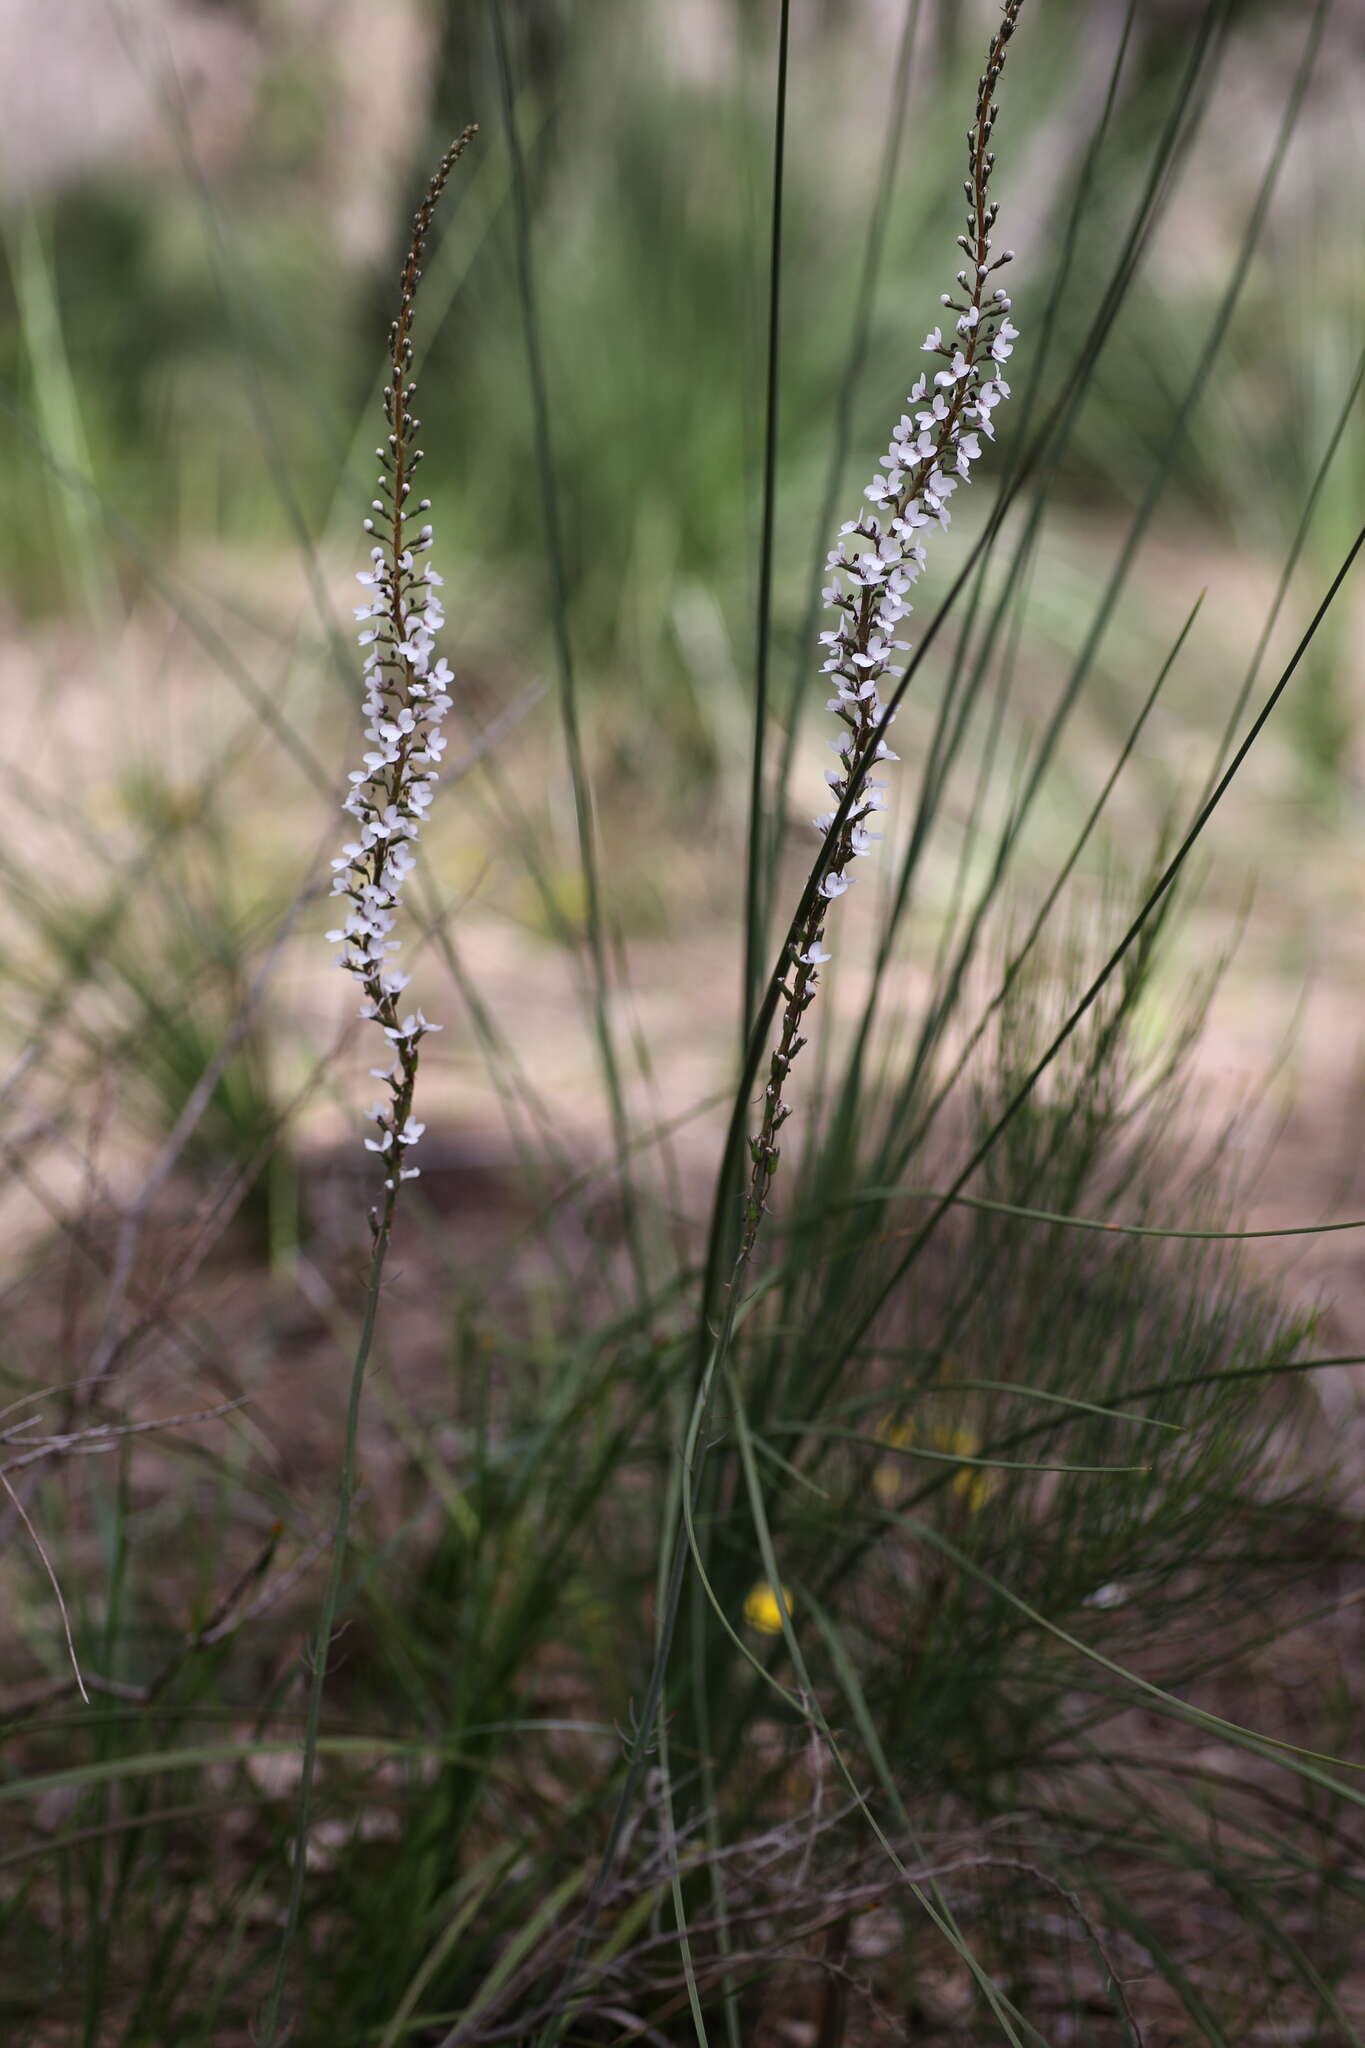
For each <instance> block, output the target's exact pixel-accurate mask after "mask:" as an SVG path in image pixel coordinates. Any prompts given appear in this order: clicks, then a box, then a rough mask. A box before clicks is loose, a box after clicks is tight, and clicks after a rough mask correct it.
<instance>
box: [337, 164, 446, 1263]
mask: <svg viewBox="0 0 1365 2048" xmlns="http://www.w3.org/2000/svg"><path fill="white" fill-rule="evenodd" d="M477 133H478V129H477V126H470V127H468V128H466V129H465V130H464V132H463V133H462V134H460V135H458V136H457V137H456V139H455V141H454V142H452V143H451V145H450V148H449V149H448V150H447V151H446V153H445V155H444V156H443V157H442V158H441V161H440V163H439V164H438V165H437V167H436V171H435V174H434V176H433V177H432V180H431V183H430V184H429V185H428V186H427V189H426V193H425V195H424V196H423V199H422V203H421V205H420V206H419V207H418V209H417V212H416V215H415V216H414V219H413V223H412V240H411V242H410V243H409V245H408V253H407V258H406V260H405V262H404V264H403V274H402V277H401V279H400V282H399V303H398V317H397V319H396V320H395V321H394V323H393V326H392V327H391V329H390V330H389V377H388V382H387V384H386V385H385V388H384V417H385V419H386V421H387V423H388V429H389V431H388V437H387V440H386V441H385V443H384V445H383V446H382V447H380V448H376V450H375V454H376V455H377V456H378V458H379V461H380V465H381V466H380V472H379V484H378V489H379V496H378V497H377V498H376V499H375V500H374V501H373V504H372V505H371V508H370V509H371V513H372V515H373V516H371V517H369V518H367V519H366V520H365V522H364V526H365V531H366V532H367V533H370V534H374V535H375V536H376V540H375V544H374V546H373V547H372V548H371V550H370V567H369V568H368V569H365V570H362V571H361V573H360V576H359V578H358V581H359V582H360V584H361V585H362V587H363V588H364V590H365V591H366V593H367V597H366V601H365V603H364V604H361V605H358V606H357V607H356V613H355V615H356V618H357V619H358V620H359V621H360V634H359V639H360V645H361V646H362V647H363V648H364V649H365V661H364V674H365V698H364V710H365V716H366V718H367V720H368V723H367V725H366V727H365V737H366V739H367V740H368V741H369V742H370V751H369V752H368V753H367V754H366V755H365V756H364V760H363V764H362V766H361V767H359V768H357V769H355V770H354V771H353V772H352V774H351V776H350V783H351V791H350V795H349V796H348V797H347V798H346V801H345V804H344V806H343V808H344V809H345V810H347V811H349V812H350V814H351V816H352V817H353V818H354V819H355V820H356V824H357V827H358V837H357V838H355V839H351V840H348V841H347V843H346V844H345V845H344V846H343V847H342V849H341V853H340V855H339V856H338V858H337V859H336V860H334V861H333V862H332V868H333V874H334V879H333V882H332V894H333V895H334V896H340V897H344V898H345V900H346V902H347V904H348V905H349V908H348V910H347V914H346V920H345V923H344V924H342V925H340V926H338V928H337V929H336V930H335V931H331V932H329V933H328V934H327V936H328V939H329V940H330V941H331V942H332V943H333V944H334V945H337V946H340V947H341V949H342V950H341V955H340V961H339V964H340V965H341V966H342V967H343V968H344V969H345V971H346V972H347V973H348V974H351V975H354V976H355V978H356V980H357V981H358V982H359V983H360V986H361V989H362V990H363V994H364V1000H363V1001H362V1003H361V1006H360V1014H361V1016H362V1017H364V1018H373V1019H374V1021H375V1022H376V1023H377V1024H378V1025H379V1027H380V1029H381V1030H382V1032H383V1034H384V1037H385V1039H386V1041H387V1046H388V1057H389V1064H388V1065H387V1066H386V1067H373V1068H371V1070H370V1071H371V1073H372V1075H373V1077H374V1079H375V1080H377V1081H381V1082H382V1083H383V1084H384V1086H385V1087H386V1088H387V1089H388V1096H387V1099H386V1100H384V1101H381V1102H378V1103H376V1104H375V1106H374V1108H373V1109H372V1110H371V1111H370V1117H371V1119H372V1121H373V1122H374V1123H375V1124H376V1126H377V1127H378V1135H377V1136H376V1137H373V1138H367V1139H366V1140H365V1144H366V1148H367V1150H369V1151H371V1152H376V1153H378V1154H379V1156H380V1158H381V1160H382V1161H383V1164H384V1167H385V1176H384V1193H385V1200H384V1202H383V1204H382V1206H381V1207H380V1208H379V1209H378V1210H376V1211H375V1212H373V1214H372V1217H371V1223H372V1228H373V1230H374V1232H375V1236H376V1237H379V1236H381V1235H383V1234H384V1233H385V1232H386V1231H387V1230H388V1228H389V1226H390V1225H391V1223H392V1220H393V1212H394V1206H395V1204H396V1202H397V1199H398V1191H399V1189H400V1187H401V1186H402V1184H403V1182H404V1181H405V1180H416V1178H417V1176H418V1169H417V1167H415V1166H412V1165H409V1164H407V1163H406V1162H407V1161H409V1160H410V1159H411V1156H412V1148H413V1147H414V1146H415V1144H416V1143H417V1140H418V1139H419V1138H420V1137H421V1135H422V1133H423V1131H424V1130H425V1129H426V1126H425V1124H421V1123H418V1122H417V1121H416V1119H415V1118H414V1116H413V1114H412V1104H413V1095H414V1091H415V1089H416V1085H417V1065H418V1057H419V1051H420V1047H421V1044H422V1040H423V1039H424V1038H425V1037H426V1036H427V1034H428V1033H429V1032H432V1031H439V1030H440V1028H441V1027H440V1025H439V1024H429V1023H428V1022H427V1020H426V1018H425V1017H424V1016H423V1015H422V1012H421V1011H420V1010H413V1011H410V1012H409V1013H408V1014H407V1015H406V1016H404V1015H402V1014H401V1013H400V1008H399V997H400V996H401V995H402V993H403V990H404V989H405V988H406V987H407V980H408V978H407V976H406V975H405V974H403V973H402V972H400V970H399V969H398V968H396V967H392V966H390V965H389V964H388V963H389V961H390V960H391V958H392V956H393V954H395V953H396V952H398V951H399V948H400V946H401V943H402V942H401V941H400V940H398V939H395V938H393V937H391V933H392V931H393V927H394V923H395V921H396V917H397V912H398V909H399V906H400V904H401V901H402V896H403V888H404V885H405V883H406V882H407V879H408V876H409V875H410V874H411V873H412V870H413V869H414V867H415V866H416V865H417V862H416V856H415V855H414V853H413V850H412V849H413V842H414V840H415V839H416V838H417V835H418V833H419V832H420V830H421V828H422V825H423V823H424V821H425V819H426V815H427V811H428V809H429V808H430V805H431V800H432V797H433V796H434V794H435V790H436V784H437V782H438V780H439V779H440V770H439V767H438V763H439V762H440V759H441V755H442V753H443V752H444V750H445V744H446V742H445V736H444V734H443V732H442V730H441V726H442V722H443V720H444V718H445V715H446V713H447V712H448V711H449V709H450V706H451V697H450V690H449V686H450V684H451V683H452V682H453V681H454V680H455V678H454V675H453V674H452V672H451V668H450V664H449V663H448V662H447V661H446V660H445V659H444V658H442V659H440V660H434V659H433V656H434V654H435V649H436V635H437V633H438V632H439V631H440V629H441V627H442V626H443V625H444V624H445V613H444V611H443V609H442V606H441V600H440V596H439V592H440V589H441V585H442V582H443V578H442V577H440V576H439V575H438V574H437V573H436V570H435V569H434V568H433V567H432V565H431V563H430V561H424V560H423V559H422V558H423V557H424V556H428V555H429V554H430V551H431V537H432V536H431V527H430V525H426V524H424V525H421V526H418V527H417V529H416V531H415V532H414V531H413V530H412V526H413V522H414V519H415V518H420V517H421V515H422V514H423V513H424V512H429V511H430V509H431V501H430V499H429V498H422V499H419V500H418V502H417V504H416V505H415V506H413V507H411V508H410V507H409V500H410V498H411V496H412V490H413V481H412V480H413V476H414V474H415V473H416V470H417V468H418V466H419V464H420V463H421V461H422V459H423V451H422V449H420V448H418V447H416V446H414V444H413V436H414V435H415V434H416V432H417V430H418V428H419V427H420V426H421V424H422V423H421V421H420V420H419V419H417V418H415V417H414V415H413V413H412V411H411V410H410V408H411V405H412V401H413V399H414V398H415V397H416V394H417V386H416V384H415V383H413V382H412V379H411V375H410V372H411V369H412V321H413V312H414V308H415V304H416V298H417V285H418V281H419V279H420V278H421V275H422V257H423V254H424V251H425V248H426V238H427V233H428V230H429V229H430V226H431V219H432V215H433V214H434V213H435V211H436V205H437V201H438V200H439V199H440V196H441V194H442V192H443V191H444V189H445V185H446V181H447V179H448V178H449V176H450V174H451V172H452V170H453V169H454V168H455V165H456V164H457V163H458V162H459V160H460V158H461V157H462V156H463V155H464V152H465V150H466V149H467V148H468V146H469V144H470V142H471V141H472V140H473V138H474V136H475V135H476V134H477Z"/></svg>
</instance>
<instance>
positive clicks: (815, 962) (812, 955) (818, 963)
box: [796, 944, 834, 967]
mask: <svg viewBox="0 0 1365 2048" xmlns="http://www.w3.org/2000/svg"><path fill="white" fill-rule="evenodd" d="M796 957H797V959H798V960H800V961H801V962H802V964H803V965H804V966H806V967H823V966H824V964H825V962H826V960H832V959H833V958H834V955H833V954H832V953H826V952H823V951H822V950H821V948H820V947H819V945H818V944H816V945H809V946H807V948H806V950H805V952H804V953H798V954H797V956H796Z"/></svg>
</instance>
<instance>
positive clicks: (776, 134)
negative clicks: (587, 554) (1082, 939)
mask: <svg viewBox="0 0 1365 2048" xmlns="http://www.w3.org/2000/svg"><path fill="white" fill-rule="evenodd" d="M790 26H791V8H790V0H782V12H781V16H780V19H779V22H778V31H777V85H776V100H775V110H774V115H773V191H772V211H771V226H770V233H769V242H768V349H767V361H766V366H765V390H764V420H763V513H762V520H761V526H760V532H759V542H758V619H757V645H756V648H755V652H754V743H753V756H752V761H751V764H750V785H749V846H748V856H747V861H746V877H745V904H744V1037H743V1040H742V1041H741V1042H742V1043H744V1044H747V1042H748V1037H749V1032H750V1030H751V1028H752V1026H753V1018H754V1007H755V1005H756V1003H757V1001H758V990H759V985H760V983H761V980H762V975H763V954H764V947H765V942H766V938H767V926H768V915H767V912H768V885H769V880H770V877H769V875H768V872H767V864H766V861H765V858H764V852H765V839H766V834H765V832H764V819H763V745H764V739H765V737H766V734H767V725H768V664H769V655H770V652H771V642H772V611H773V529H774V525H775V522H776V517H777V429H778V402H779V396H780V389H781V328H782V179H783V171H784V168H785V162H786V138H787V50H788V41H789V30H790Z"/></svg>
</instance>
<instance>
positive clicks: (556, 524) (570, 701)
mask: <svg viewBox="0 0 1365 2048" xmlns="http://www.w3.org/2000/svg"><path fill="white" fill-rule="evenodd" d="M489 19H490V23H491V26H492V31H493V52H494V56H495V58H496V62H497V73H498V95H499V100H500V103H501V111H502V121H503V129H504V132H505V134H506V137H507V152H508V155H509V157H510V158H511V163H512V199H513V208H514V215H515V222H516V272H517V293H518V297H519V299H520V301H521V321H522V338H523V343H524V346H525V349H526V369H527V378H528V381H529V384H530V391H531V414H532V426H533V431H534V435H535V445H536V465H535V466H536V475H537V478H538V479H539V484H540V514H541V525H542V528H543V531H544V535H545V551H546V556H547V559H548V563H549V570H550V598H551V616H552V620H553V625H554V645H555V663H556V667H557V669H558V673H559V711H560V721H561V724H562V726H563V731H564V751H565V753H566V755H567V757H568V763H569V780H570V782H571V784H572V787H573V801H574V818H575V822H576V827H577V833H578V853H579V862H580V865H581V867H582V870H583V902H584V923H585V925H586V928H587V940H588V955H589V958H590V961H591V964H592V1014H593V1024H594V1029H595V1032H596V1037H597V1044H598V1050H599V1053H600V1055H601V1060H602V1078H603V1082H604V1084H605V1088H606V1095H607V1107H608V1111H609V1113H610V1116H611V1125H612V1137H613V1140H614V1143H615V1146H616V1157H617V1169H618V1172H619V1175H620V1181H621V1191H622V1196H623V1208H624V1214H625V1226H626V1228H625V1235H626V1243H627V1249H628V1251H629V1253H630V1257H631V1263H632V1266H633V1269H634V1277H635V1283H636V1287H637V1290H638V1292H639V1294H640V1296H641V1298H642V1299H643V1297H644V1295H645V1293H646V1292H647V1284H648V1283H647V1279H646V1275H645V1264H644V1249H643V1246H642V1244H641V1241H640V1233H639V1227H638V1218H637V1216H636V1209H635V1201H634V1196H633V1182H632V1177H631V1174H630V1170H629V1165H628V1155H629V1150H630V1126H629V1121H628V1118H627V1115H626V1104H625V1096H624V1093H623V1090H622V1084H621V1068H620V1062H619V1060H618V1058H617V1054H616V1041H615V1036H614V1034H613V1031H612V1023H611V1012H610V1007H609V996H610V988H611V981H610V974H609V970H608V963H607V943H606V924H605V920H604V918H603V914H602V889H601V882H600V878H599V875H598V869H597V844H596V827H595V823H594V819H593V809H592V790H591V787H590V785H589V781H588V769H587V762H586V760H585V758H584V753H583V736H582V731H581V728H580V725H579V718H578V682H577V677H576V674H575V671H574V659H573V643H572V641H571V639H570V635H569V588H568V575H567V571H566V568H565V553H564V536H563V528H562V523H561V520H560V512H559V494H558V491H557V489H556V486H555V466H554V441H553V436H552V434H551V430H550V397H549V384H548V380H547V378H546V374H545V359H544V353H543V351H542V348H541V329H540V315H539V309H538V305H537V299H536V282H535V270H534V267H533V264H532V261H531V195H530V187H529V182H528V179H527V174H526V157H525V152H524V151H523V149H522V146H521V134H520V130H519V129H518V126H517V114H516V102H515V97H514V94H513V84H512V54H511V49H510V46H509V43H508V36H507V20H506V15H505V13H504V10H503V6H502V0H490V4H489Z"/></svg>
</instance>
